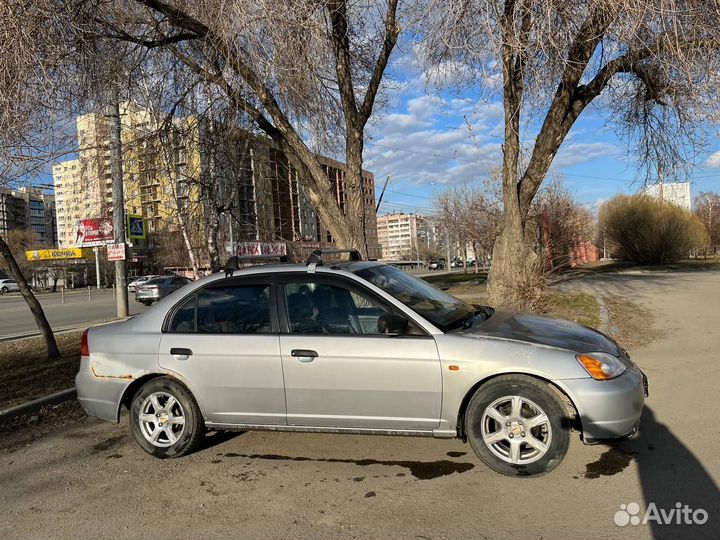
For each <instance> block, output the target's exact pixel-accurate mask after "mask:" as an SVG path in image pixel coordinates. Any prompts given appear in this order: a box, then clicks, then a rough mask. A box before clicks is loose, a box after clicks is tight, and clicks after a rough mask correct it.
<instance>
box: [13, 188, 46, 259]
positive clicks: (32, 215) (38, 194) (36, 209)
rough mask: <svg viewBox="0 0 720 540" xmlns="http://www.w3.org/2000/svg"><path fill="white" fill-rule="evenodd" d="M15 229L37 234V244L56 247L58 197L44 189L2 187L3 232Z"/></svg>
mask: <svg viewBox="0 0 720 540" xmlns="http://www.w3.org/2000/svg"><path fill="white" fill-rule="evenodd" d="M14 230H27V231H31V232H33V233H35V235H36V237H37V244H38V245H42V246H55V245H56V244H57V229H56V227H55V197H54V196H52V195H47V194H45V193H43V192H42V190H40V189H34V188H28V187H21V188H19V189H8V188H3V189H0V234H7V233H8V232H10V231H14Z"/></svg>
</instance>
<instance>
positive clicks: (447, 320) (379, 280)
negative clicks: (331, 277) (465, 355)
mask: <svg viewBox="0 0 720 540" xmlns="http://www.w3.org/2000/svg"><path fill="white" fill-rule="evenodd" d="M355 274H356V275H358V276H360V277H361V278H363V279H365V280H367V281H369V282H370V283H372V284H373V285H375V286H377V287H380V288H381V289H382V290H383V291H385V292H386V293H388V294H390V295H392V296H394V297H395V298H397V299H398V300H400V301H401V302H402V303H403V304H405V305H406V306H408V307H409V308H411V309H412V310H413V311H416V312H417V313H418V314H420V315H422V316H423V317H425V318H426V319H427V320H428V321H430V322H431V323H433V324H434V325H435V326H437V327H438V328H440V330H442V331H443V332H447V331H449V330H453V329H455V328H459V327H461V326H463V325H464V324H466V322H467V321H469V320H470V319H471V318H472V317H473V316H474V315H475V314H476V313H477V312H478V310H477V309H476V308H475V307H473V306H471V305H469V304H466V303H465V302H463V301H461V300H458V299H457V298H454V297H452V296H450V295H449V294H446V293H444V292H443V291H441V290H440V289H436V288H435V287H433V286H432V285H430V284H429V283H427V282H426V281H423V280H421V279H418V278H416V277H413V276H411V275H409V274H406V273H405V272H403V271H402V270H398V269H397V268H395V267H394V266H387V265H379V266H373V267H371V268H363V269H361V270H357V271H355Z"/></svg>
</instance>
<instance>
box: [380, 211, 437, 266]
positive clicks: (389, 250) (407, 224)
mask: <svg viewBox="0 0 720 540" xmlns="http://www.w3.org/2000/svg"><path fill="white" fill-rule="evenodd" d="M377 234H378V242H379V243H380V245H381V246H382V257H383V259H386V260H390V261H403V260H406V261H407V260H419V259H420V255H421V253H420V252H421V250H422V249H423V248H426V247H427V246H428V241H429V234H430V229H429V224H428V220H427V219H426V218H425V217H423V216H420V215H417V214H406V213H403V212H401V213H397V214H385V215H384V216H378V218H377Z"/></svg>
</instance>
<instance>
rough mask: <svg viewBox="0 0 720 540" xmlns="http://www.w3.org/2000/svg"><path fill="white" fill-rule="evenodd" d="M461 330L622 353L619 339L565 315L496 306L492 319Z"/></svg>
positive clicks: (562, 347)
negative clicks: (566, 318) (544, 313)
mask: <svg viewBox="0 0 720 540" xmlns="http://www.w3.org/2000/svg"><path fill="white" fill-rule="evenodd" d="M460 333H461V334H467V335H480V336H490V337H498V338H505V339H514V340H517V341H526V342H528V343H539V344H541V345H549V346H551V347H559V348H561V349H568V350H571V351H575V352H579V353H589V352H606V353H609V354H612V355H615V356H619V355H620V354H621V353H620V349H619V348H618V345H617V343H615V341H614V340H612V339H611V338H609V337H607V336H606V335H605V334H603V333H601V332H598V331H597V330H593V329H592V328H588V327H587V326H583V325H581V324H578V323H574V322H571V321H566V320H564V319H556V318H554V317H544V316H542V315H531V314H529V313H514V312H510V311H500V310H496V311H495V312H494V313H493V315H492V317H490V318H489V319H486V320H484V321H478V322H476V323H474V324H473V325H472V326H470V327H469V328H466V329H464V330H462V331H461V332H460Z"/></svg>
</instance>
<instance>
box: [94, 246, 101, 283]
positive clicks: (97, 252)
mask: <svg viewBox="0 0 720 540" xmlns="http://www.w3.org/2000/svg"><path fill="white" fill-rule="evenodd" d="M94 250H95V286H96V288H97V289H99V288H100V248H99V247H97V246H95V248H94Z"/></svg>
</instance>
